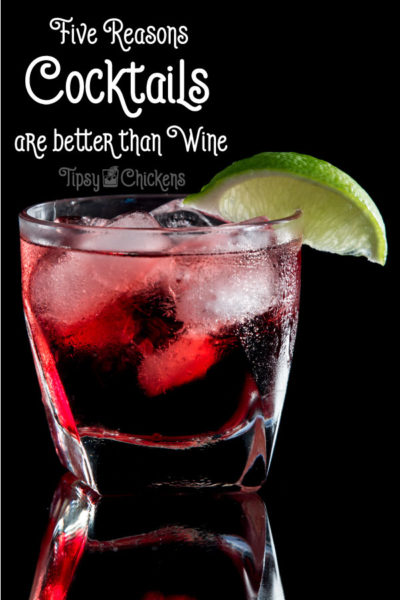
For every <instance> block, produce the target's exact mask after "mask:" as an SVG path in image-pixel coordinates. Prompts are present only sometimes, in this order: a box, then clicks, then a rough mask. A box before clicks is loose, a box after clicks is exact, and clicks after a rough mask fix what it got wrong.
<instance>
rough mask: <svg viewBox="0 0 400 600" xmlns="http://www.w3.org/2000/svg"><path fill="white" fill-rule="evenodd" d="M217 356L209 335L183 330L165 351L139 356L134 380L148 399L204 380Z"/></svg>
mask: <svg viewBox="0 0 400 600" xmlns="http://www.w3.org/2000/svg"><path fill="white" fill-rule="evenodd" d="M218 356H219V351H218V345H217V344H216V343H215V340H214V339H213V338H212V337H211V336H209V335H204V334H203V335H200V334H198V333H193V332H191V331H186V332H184V333H183V334H182V335H181V336H180V337H178V339H177V340H176V341H174V342H172V343H171V344H170V345H169V346H168V347H167V348H163V349H159V350H157V351H155V352H153V353H151V354H149V355H144V356H143V360H142V362H141V363H140V366H139V368H138V381H139V384H140V386H141V387H142V388H143V390H144V391H145V393H146V394H147V395H148V396H151V397H153V396H159V395H160V394H164V393H165V392H166V391H167V390H169V389H171V388H174V387H179V386H181V385H183V384H185V383H189V382H190V381H193V380H194V379H198V378H200V377H204V375H205V374H206V373H207V371H208V369H209V368H210V367H211V366H212V365H213V364H214V363H215V362H217V360H218Z"/></svg>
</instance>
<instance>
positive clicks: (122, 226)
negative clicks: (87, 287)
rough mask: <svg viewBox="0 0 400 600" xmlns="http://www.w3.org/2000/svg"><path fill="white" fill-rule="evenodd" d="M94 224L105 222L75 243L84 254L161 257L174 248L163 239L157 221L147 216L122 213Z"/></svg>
mask: <svg viewBox="0 0 400 600" xmlns="http://www.w3.org/2000/svg"><path fill="white" fill-rule="evenodd" d="M95 221H102V222H103V223H101V224H100V225H102V226H101V229H100V228H99V229H98V230H92V231H86V232H84V233H83V234H82V235H81V236H80V238H79V240H77V242H76V243H77V244H79V248H80V249H81V250H99V251H113V252H131V253H132V254H133V253H135V254H140V253H144V254H146V253H155V254H159V253H162V252H164V251H166V250H167V249H168V248H169V247H170V246H171V242H170V240H169V239H168V237H167V236H166V235H162V234H161V235H160V233H159V230H161V227H160V225H159V223H158V222H157V220H156V219H155V218H154V217H153V216H152V215H150V214H149V213H146V212H141V211H133V212H128V213H123V214H121V215H118V216H116V217H114V218H113V219H92V223H93V224H96V223H95ZM88 224H91V223H88ZM145 229H156V230H158V231H154V233H152V232H151V231H149V232H147V231H143V230H145Z"/></svg>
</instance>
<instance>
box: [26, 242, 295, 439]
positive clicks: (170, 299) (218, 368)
mask: <svg viewBox="0 0 400 600" xmlns="http://www.w3.org/2000/svg"><path fill="white" fill-rule="evenodd" d="M21 243H22V260H23V297H24V306H25V312H26V316H27V320H28V323H29V326H30V330H31V334H32V340H33V345H34V347H35V348H36V352H37V355H38V362H39V363H40V367H39V369H40V368H41V369H42V370H43V372H44V377H45V386H44V387H46V386H47V388H48V391H47V392H46V393H47V395H50V398H51V403H52V406H53V407H54V410H55V415H56V420H57V422H58V424H59V425H61V427H62V428H63V429H64V430H67V431H68V432H69V434H71V435H73V436H75V437H76V438H77V439H78V440H79V439H80V438H81V439H86V440H87V439H99V440H100V439H109V440H113V441H117V440H119V441H120V442H125V443H133V444H138V443H139V442H140V443H142V444H145V445H151V446H152V445H155V446H157V447H169V448H189V447H193V446H198V445H200V446H201V445H202V444H210V443H213V442H215V441H218V440H220V439H221V438H228V437H230V436H232V435H234V434H235V433H236V432H238V431H242V430H244V429H245V427H246V425H247V424H248V423H252V422H254V419H256V418H257V417H258V416H259V417H262V418H263V419H264V420H266V421H267V420H271V422H274V423H275V419H276V417H277V414H278V413H279V411H280V408H281V405H282V402H283V396H284V392H285V386H286V380H287V375H288V371H289V365H290V360H291V354H292V350H293V343H294V337H295V330H296V324H297V313H298V287H299V286H298V278H299V271H300V248H299V243H298V242H292V243H289V244H284V245H281V246H278V247H276V248H269V249H267V250H262V251H252V252H247V253H245V252H242V253H236V254H234V253H232V254H215V255H200V256H199V255H188V256H152V257H149V256H148V257H144V256H130V255H116V254H103V253H98V252H85V251H78V250H64V249H60V248H53V247H49V248H44V247H41V246H38V245H34V244H31V243H28V242H25V241H23V240H22V242H21Z"/></svg>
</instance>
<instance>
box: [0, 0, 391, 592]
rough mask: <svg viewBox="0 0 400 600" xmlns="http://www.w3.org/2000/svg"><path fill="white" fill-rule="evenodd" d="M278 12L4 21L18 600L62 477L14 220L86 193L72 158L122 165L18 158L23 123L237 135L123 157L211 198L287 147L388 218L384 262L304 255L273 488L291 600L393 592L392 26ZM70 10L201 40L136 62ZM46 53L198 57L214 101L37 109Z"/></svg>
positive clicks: (7, 330) (124, 59)
mask: <svg viewBox="0 0 400 600" xmlns="http://www.w3.org/2000/svg"><path fill="white" fill-rule="evenodd" d="M265 8H266V12H265V13H264V15H263V16H261V15H260V14H258V12H257V11H256V10H255V7H254V6H253V5H252V8H251V9H250V7H245V6H244V5H241V8H240V11H239V10H234V9H233V8H232V7H231V9H230V10H231V12H229V13H225V14H224V15H223V16H220V17H218V18H217V17H216V15H215V14H213V13H212V12H208V11H206V9H205V7H203V9H201V10H200V9H193V12H192V13H191V14H188V13H187V14H183V13H178V12H177V11H176V12H174V11H172V10H169V11H168V13H167V14H161V13H160V12H159V11H158V10H156V9H155V8H151V7H149V8H148V9H147V11H146V9H145V8H142V9H141V10H139V9H138V7H137V6H135V7H134V8H132V11H131V13H128V12H127V11H125V12H122V11H120V10H117V8H116V7H115V9H113V10H112V11H111V12H109V13H108V14H104V15H101V16H100V15H99V14H98V12H94V13H93V12H91V11H90V10H88V11H87V12H86V14H83V13H79V12H77V11H75V12H73V11H72V9H64V10H62V9H61V7H60V8H57V9H56V8H55V9H54V10H53V11H52V13H50V14H45V13H44V12H40V11H39V10H37V9H35V11H33V10H32V11H30V12H29V11H27V10H25V9H24V11H23V12H22V11H19V10H17V9H16V8H15V9H14V10H11V9H8V11H7V12H5V11H3V36H4V38H3V125H4V129H5V131H4V134H3V154H4V159H3V195H2V210H3V261H2V262H3V330H4V332H3V356H4V365H3V402H2V411H3V434H2V444H3V465H2V473H3V475H2V476H3V529H4V534H3V555H4V556H5V563H6V565H7V568H4V571H3V573H4V576H3V579H4V585H8V584H9V585H10V586H12V595H7V597H12V598H26V597H28V595H29V589H30V586H31V583H32V578H33V572H34V568H35V563H36V560H37V556H38V550H39V545H40V539H41V537H42V535H43V533H44V528H45V524H46V521H47V516H48V508H49V505H50V502H51V497H52V493H53V491H54V490H55V488H56V485H57V483H58V480H59V478H60V476H61V474H62V472H63V470H62V468H61V466H60V465H59V463H58V460H57V457H56V454H55V452H54V450H53V446H52V443H51V440H50V435H49V433H48V429H47V423H46V421H45V415H44V411H43V409H42V406H41V401H40V393H39V387H38V384H37V381H36V375H35V372H34V366H33V361H32V358H31V354H30V350H29V347H28V340H27V336H26V332H25V328H24V322H23V316H22V306H21V301H20V281H19V278H20V271H19V248H18V226H17V214H18V211H19V210H20V209H22V208H24V207H25V206H27V205H29V204H34V203H36V202H39V201H45V200H51V199H53V198H61V197H68V196H72V195H74V191H73V190H72V189H71V188H69V189H68V188H67V187H66V185H65V179H63V178H61V177H60V176H59V175H58V170H59V168H60V167H61V166H77V167H78V170H81V171H98V170H99V167H102V168H103V167H109V166H111V165H113V164H116V161H115V160H114V159H113V158H111V157H110V156H109V155H104V154H94V153H93V154H86V155H84V154H78V153H74V154H72V155H68V154H62V155H59V154H57V155H53V156H52V155H50V154H48V155H47V156H46V158H45V159H43V160H36V159H35V158H33V156H32V155H28V154H22V153H19V154H18V153H16V152H15V151H14V149H13V140H14V138H15V136H16V135H18V134H21V133H24V132H26V131H35V132H38V133H46V132H47V133H49V132H51V130H52V129H53V127H57V128H59V129H60V130H62V131H64V132H67V131H72V130H74V129H75V127H77V126H80V127H88V128H93V129H96V130H98V131H99V132H100V131H115V130H118V129H119V128H121V127H132V128H133V129H135V131H137V132H141V133H145V132H149V131H155V132H158V131H160V132H162V131H164V130H165V128H166V127H167V126H168V125H171V124H179V125H181V126H182V127H186V128H187V127H192V128H196V127H197V126H199V125H203V126H204V127H205V128H206V129H208V130H210V131H213V132H215V133H219V134H225V135H227V136H228V143H229V148H228V151H227V152H225V153H222V154H221V155H220V156H218V157H217V158H216V157H213V156H211V155H207V154H205V153H185V151H184V149H183V146H182V145H178V144H172V142H170V143H169V144H168V145H166V146H165V149H166V150H165V155H164V156H163V157H161V158H158V157H155V156H151V155H148V156H146V155H144V156H143V157H141V158H136V157H135V156H132V157H130V158H129V157H128V158H124V159H123V160H121V161H119V162H118V164H119V165H120V166H121V167H133V168H137V169H138V170H142V171H146V170H152V169H158V170H161V171H164V172H169V171H171V172H184V173H185V174H186V186H185V188H184V190H183V191H185V192H191V191H196V190H198V189H199V188H200V186H201V185H203V184H204V183H206V182H207V181H208V180H209V179H210V178H211V176H212V175H213V174H215V173H216V172H217V171H219V170H220V169H221V168H223V167H225V166H226V165H228V164H229V163H231V162H232V161H233V160H237V159H240V158H244V157H246V156H251V155H252V154H255V153H257V152H261V151H265V150H276V151H278V150H279V151H295V152H301V153H306V154H311V155H313V156H317V157H318V158H322V159H325V160H327V161H329V162H331V163H333V164H335V165H336V166H338V167H340V168H341V169H343V170H344V171H346V172H348V173H349V174H350V175H351V176H353V177H354V178H355V179H356V180H357V181H358V182H359V183H360V184H361V185H362V186H363V187H364V188H365V189H366V190H367V191H368V192H369V193H370V195H371V196H372V197H373V198H374V200H375V201H376V204H377V205H378V207H379V209H380V210H381V213H382V215H383V218H384V220H385V222H386V224H387V233H388V241H389V258H388V262H387V265H386V266H385V267H384V268H382V267H380V266H378V265H375V264H372V263H369V262H367V261H366V260H365V259H364V258H353V257H340V256H336V255H330V254H325V253H318V252H316V251H313V250H311V249H309V248H307V247H305V248H304V253H303V276H302V297H301V312H300V323H299V331H298V338H297V343H296V349H295V355H294V360H293V367H292V372H291V377H290V382H289V386H288V392H287V398H286V405H285V408H284V412H283V417H282V422H281V428H280V432H279V435H278V441H277V445H276V450H275V455H274V459H273V462H272V466H271V471H270V475H269V480H268V483H267V485H266V487H265V489H264V490H263V492H262V496H263V498H264V499H265V500H266V504H267V507H268V511H269V517H270V521H271V526H272V532H273V535H274V539H275V545H276V550H277V555H278V561H279V565H280V570H281V575H282V581H283V587H284V590H285V593H286V597H287V600H292V599H294V598H307V599H314V598H331V597H332V598H333V597H335V598H338V597H340V598H353V597H356V598H358V597H363V598H372V597H375V596H376V593H377V591H379V595H380V596H383V590H384V588H385V587H386V586H389V585H390V574H391V567H390V561H388V560H387V558H388V553H387V539H388V536H389V537H390V535H391V531H392V519H391V518H390V515H391V512H390V504H391V502H390V499H391V497H392V495H393V489H392V473H393V467H392V464H393V463H392V457H393V449H394V440H395V427H394V426H393V423H394V418H395V407H396V402H397V392H396V388H393V385H394V381H395V378H394V377H393V372H394V373H395V372H396V364H395V362H394V361H393V362H392V361H391V357H396V353H397V349H396V339H397V335H398V330H397V320H398V319H397V310H396V306H395V302H394V301H393V299H394V296H395V292H394V287H393V286H394V273H395V269H396V263H395V253H396V244H397V237H396V233H395V227H396V225H397V223H396V221H397V218H398V213H397V203H398V199H397V196H398V191H397V185H398V184H397V177H396V170H397V165H398V158H397V152H396V147H397V146H398V143H397V136H398V131H396V123H397V122H398V119H397V110H396V107H395V93H394V89H395V80H396V62H395V54H394V52H395V47H394V38H393V35H394V33H393V31H392V28H391V22H392V20H393V16H392V15H390V14H388V13H385V14H384V13H379V14H378V13H377V12H376V11H372V9H371V12H369V13H368V12H367V11H366V9H365V8H364V9H363V14H362V15H358V17H357V19H354V20H350V17H349V15H348V14H347V13H346V12H344V11H343V12H341V11H340V10H339V8H336V9H335V12H334V11H333V9H332V10H331V11H326V12H325V11H324V12H322V11H321V12H317V13H314V14H307V13H304V10H303V9H302V10H301V11H300V10H299V11H298V12H294V11H292V10H290V9H289V8H287V10H286V11H284V10H282V11H279V12H278V11H277V10H272V8H271V6H270V5H268V4H267V5H266V7H265ZM71 15H73V16H74V18H75V21H76V22H80V21H85V22H87V23H88V24H90V25H94V26H97V27H98V28H99V29H101V25H102V23H103V21H104V20H105V18H108V17H111V16H118V17H120V18H122V19H123V20H124V22H125V24H126V25H127V26H133V27H138V26H146V25H148V24H154V25H165V24H169V25H174V24H176V25H182V24H185V25H187V26H188V28H189V42H188V44H186V45H185V46H182V47H180V48H179V49H178V50H173V49H170V48H167V47H160V46H153V47H149V46H142V47H140V48H136V47H133V49H132V51H131V52H129V53H123V52H122V51H120V50H119V49H117V48H115V47H114V48H111V47H109V45H108V44H106V43H102V44H101V45H100V44H97V45H96V46H93V47H89V46H87V45H85V46H83V47H79V46H75V47H72V46H71V45H68V47H66V46H64V47H62V46H60V44H59V37H58V34H57V33H56V32H54V31H51V30H50V28H49V26H48V22H49V19H50V18H51V17H54V16H63V17H68V16H71ZM178 15H179V16H178ZM313 19H314V20H313ZM102 39H103V40H104V39H105V38H104V37H102ZM43 54H50V55H52V56H55V57H56V58H58V59H59V60H60V62H61V64H62V68H63V72H65V73H67V72H69V71H70V70H73V69H76V68H77V69H78V70H80V71H81V72H86V71H87V70H89V69H90V68H92V67H93V66H101V64H102V61H103V60H104V58H107V57H108V58H110V59H111V60H113V62H114V64H115V66H116V67H117V66H118V67H119V68H121V67H124V66H127V65H128V63H129V62H130V60H135V61H136V62H137V63H143V64H145V65H146V66H147V67H148V72H151V71H153V70H160V71H162V70H163V69H164V70H165V67H166V66H167V65H168V64H174V65H175V64H177V61H178V59H179V58H185V60H186V63H187V65H188V68H189V69H192V68H196V67H203V68H205V69H206V70H207V71H208V73H209V79H208V85H209V88H210V99H209V100H208V102H206V103H205V105H204V106H203V108H202V110H201V111H199V112H198V113H190V112H189V111H187V110H186V109H184V108H183V107H179V106H176V105H175V106H171V105H164V106H161V105H158V106H150V105H145V106H144V110H143V114H142V115H141V116H140V117H139V118H137V119H132V120H130V119H128V118H127V117H126V116H125V115H124V114H123V113H122V110H121V108H120V107H119V106H118V105H117V103H115V102H114V104H113V105H111V106H110V105H107V104H101V105H98V106H93V105H90V104H89V103H85V102H82V103H81V104H78V105H75V106H73V105H71V104H68V103H67V102H65V101H61V102H59V103H58V104H55V105H53V106H48V107H46V106H40V105H38V104H35V103H34V102H33V101H32V100H31V99H30V98H29V97H28V95H27V93H26V91H25V88H24V75H25V71H26V68H27V66H28V65H29V63H30V62H31V61H32V60H33V59H34V58H36V57H37V56H40V55H43ZM146 70H147V69H146ZM102 191H103V190H100V193H101V192H102ZM114 191H115V192H118V191H120V192H121V193H122V192H124V191H125V189H123V188H120V189H117V190H114ZM133 191H139V190H133ZM144 191H159V190H144ZM170 191H174V190H172V189H171V190H170ZM81 193H82V195H90V194H91V193H93V190H92V189H90V188H88V189H86V190H83V191H82V192H81ZM75 195H76V193H75ZM11 565H12V566H13V569H14V568H17V569H18V576H17V577H16V576H15V571H14V574H13V575H11V571H10V569H11ZM16 566H17V567H16ZM8 574H9V575H8ZM7 579H8V582H7ZM5 597H6V595H5Z"/></svg>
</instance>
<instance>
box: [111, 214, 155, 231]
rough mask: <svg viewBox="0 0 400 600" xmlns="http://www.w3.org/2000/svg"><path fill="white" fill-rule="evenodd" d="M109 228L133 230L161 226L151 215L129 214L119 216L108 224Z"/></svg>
mask: <svg viewBox="0 0 400 600" xmlns="http://www.w3.org/2000/svg"><path fill="white" fill-rule="evenodd" d="M107 226H108V227H120V228H129V229H130V228H132V229H154V228H159V227H160V224H159V223H158V221H157V219H155V218H154V217H153V216H152V215H151V214H150V213H146V212H139V211H134V212H129V213H124V214H122V215H118V216H117V217H114V219H111V220H110V221H109V222H108V223H107Z"/></svg>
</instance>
